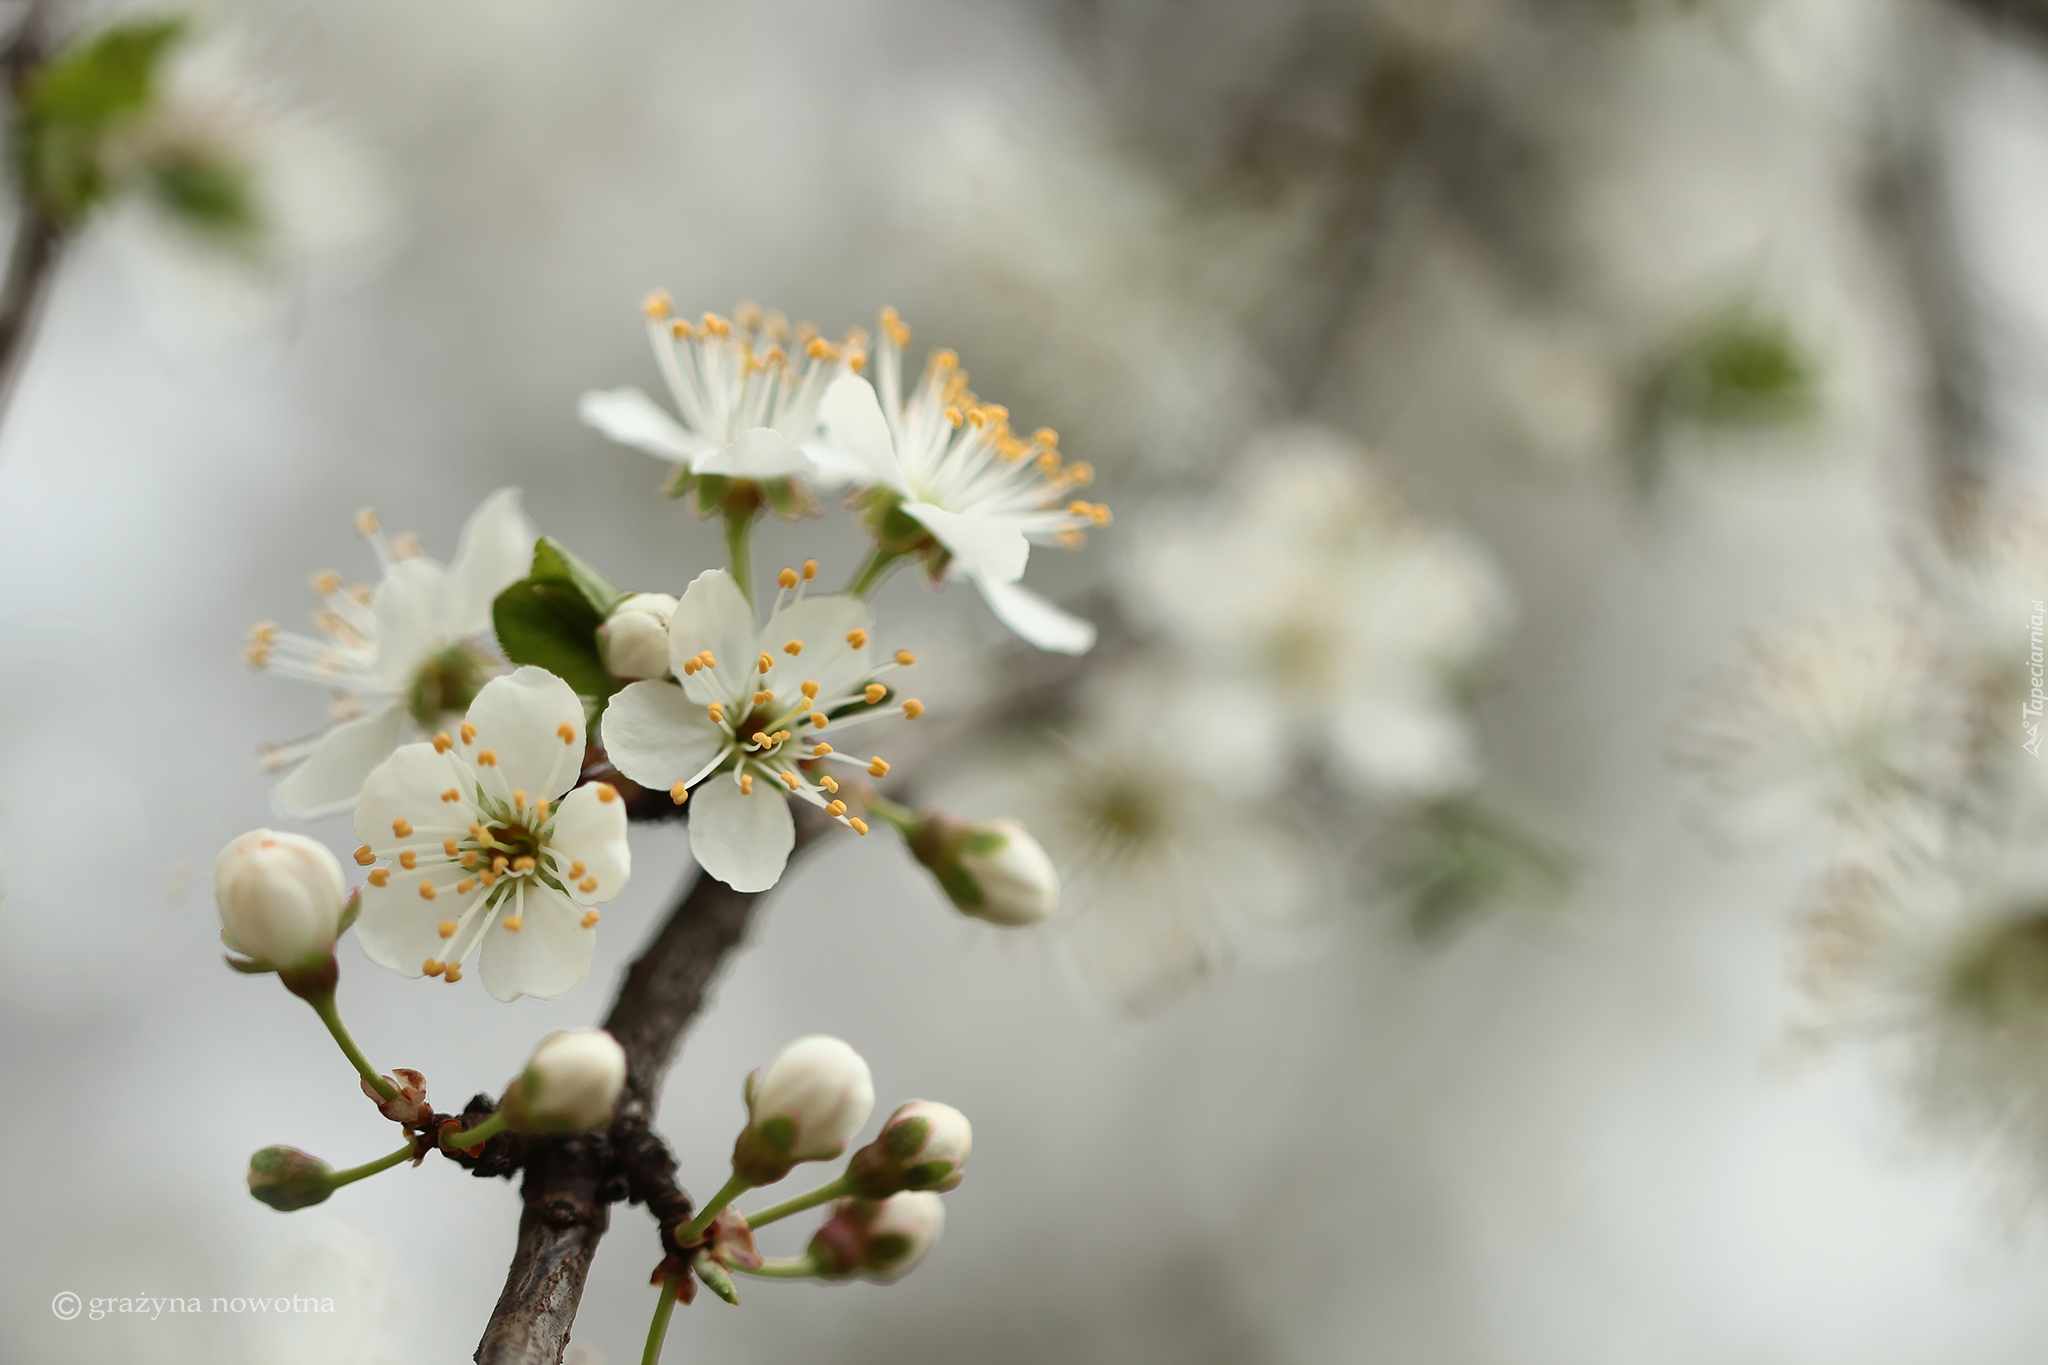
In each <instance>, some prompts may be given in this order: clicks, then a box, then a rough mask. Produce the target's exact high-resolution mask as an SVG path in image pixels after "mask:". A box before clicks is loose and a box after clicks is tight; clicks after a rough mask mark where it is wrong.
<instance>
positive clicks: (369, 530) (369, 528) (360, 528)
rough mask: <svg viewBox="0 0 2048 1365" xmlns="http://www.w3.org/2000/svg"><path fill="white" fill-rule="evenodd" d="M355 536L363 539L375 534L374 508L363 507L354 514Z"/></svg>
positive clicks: (375, 513)
mask: <svg viewBox="0 0 2048 1365" xmlns="http://www.w3.org/2000/svg"><path fill="white" fill-rule="evenodd" d="M356 534H357V535H359V536H363V537H369V536H374V535H376V534H377V512H376V509H375V508H371V507H365V508H363V509H362V510H361V511H359V512H357V513H356Z"/></svg>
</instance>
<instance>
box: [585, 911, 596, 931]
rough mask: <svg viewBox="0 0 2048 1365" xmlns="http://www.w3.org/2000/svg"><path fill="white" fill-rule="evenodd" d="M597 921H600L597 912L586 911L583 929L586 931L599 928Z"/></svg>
mask: <svg viewBox="0 0 2048 1365" xmlns="http://www.w3.org/2000/svg"><path fill="white" fill-rule="evenodd" d="M597 920H598V914H597V911H595V910H585V911H584V912H583V927H584V928H586V929H595V928H596V927H597Z"/></svg>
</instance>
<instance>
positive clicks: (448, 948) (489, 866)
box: [356, 668, 632, 1000]
mask: <svg viewBox="0 0 2048 1365" xmlns="http://www.w3.org/2000/svg"><path fill="white" fill-rule="evenodd" d="M583 744H584V732H583V703H582V702H581V701H579V700H578V699H577V696H576V694H575V693H574V692H573V691H571V690H570V688H569V685H568V684H567V683H565V682H563V681H562V680H561V679H560V678H557V677H556V676H555V675H554V674H552V673H549V672H547V671H545V670H543V669H539V668H521V669H518V670H517V671H515V672H513V673H511V674H509V675H507V676H505V677H502V678H493V679H492V680H491V681H490V682H488V683H485V684H484V686H483V689H482V690H481V691H480V692H478V693H477V696H476V700H475V701H474V702H472V703H470V707H469V714H468V716H467V717H466V718H465V719H464V720H463V721H462V723H461V724H460V725H459V726H458V727H457V729H456V730H455V732H454V733H452V734H451V733H449V732H448V731H442V732H441V733H439V734H437V735H435V736H434V738H433V740H432V741H431V742H430V743H423V744H408V745H405V746H403V747H402V748H400V749H399V750H398V751H397V752H396V753H394V754H392V755H391V757H390V758H388V759H386V760H385V761H384V762H383V763H382V764H380V765H379V766H378V768H377V769H376V771H374V772H372V773H371V774H370V776H369V779H368V780H367V781H366V782H364V784H363V793H362V799H361V800H360V801H359V802H358V803H357V805H356V835H357V837H358V838H360V839H362V840H363V847H361V848H359V849H357V850H356V861H357V862H358V863H361V864H364V865H365V866H367V865H369V864H370V863H373V862H382V863H383V864H384V865H383V866H380V867H377V868H375V869H374V870H372V871H371V873H370V874H369V884H368V885H367V886H365V887H364V888H363V903H362V914H361V917H360V918H359V920H358V922H357V925H356V937H357V938H358V939H360V940H361V942H362V945H363V951H364V952H365V953H367V954H368V955H369V957H370V960H371V961H373V962H375V963H377V964H378V965H380V966H383V967H387V968H389V969H390V970H392V971H394V972H397V973H399V974H400V975H402V976H412V977H418V976H440V977H443V978H444V979H446V980H448V981H457V980H460V979H461V977H462V966H463V964H464V963H466V962H468V961H469V959H470V958H471V957H472V956H474V955H476V954H478V953H481V955H482V962H481V969H482V973H483V982H484V987H485V989H487V990H489V991H490V993H491V994H492V995H494V996H496V997H497V998H498V999H500V1000H516V999H517V998H519V997H520V996H522V995H531V996H534V997H536V998H538V999H542V1000H546V999H550V998H552V997H554V996H557V995H560V994H561V993H562V992H564V991H566V990H568V989H569V988H570V987H572V986H574V985H576V984H577V983H578V982H580V981H581V980H583V978H584V977H585V976H586V975H587V974H588V973H589V971H590V955H591V950H592V945H593V943H594V942H595V940H596V935H595V933H594V932H593V930H594V929H595V928H596V925H597V921H598V912H597V911H596V910H593V909H589V908H588V907H590V906H593V905H600V904H602V903H604V902H605V901H608V900H610V899H611V898H612V897H614V896H616V895H618V894H619V892H620V891H622V890H624V889H625V885H626V878H627V875H628V873H629V872H630V871H631V868H632V861H631V854H630V851H629V849H628V848H627V844H626V806H625V802H624V801H622V800H621V799H620V798H619V794H618V792H617V791H616V790H615V789H614V788H612V787H611V786H609V785H608V784H606V783H603V782H593V783H590V784H588V785H585V786H581V787H576V789H575V790H574V791H570V788H571V787H575V784H576V780H577V777H578V775H579V774H580V773H581V771H582V767H583ZM564 792H567V793H568V795H567V796H566V797H564V796H563V793H564Z"/></svg>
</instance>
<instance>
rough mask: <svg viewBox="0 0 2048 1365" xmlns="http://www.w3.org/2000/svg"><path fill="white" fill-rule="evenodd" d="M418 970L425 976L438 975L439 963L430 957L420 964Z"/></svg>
mask: <svg viewBox="0 0 2048 1365" xmlns="http://www.w3.org/2000/svg"><path fill="white" fill-rule="evenodd" d="M420 972H421V974H422V975H425V976H439V975H440V974H441V964H440V962H438V961H437V960H435V959H434V958H431V957H430V958H428V959H427V960H426V961H425V962H422V963H421V964H420Z"/></svg>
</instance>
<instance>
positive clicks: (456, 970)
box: [441, 962, 462, 986]
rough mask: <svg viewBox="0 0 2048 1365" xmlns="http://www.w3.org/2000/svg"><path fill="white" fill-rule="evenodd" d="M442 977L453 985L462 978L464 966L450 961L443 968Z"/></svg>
mask: <svg viewBox="0 0 2048 1365" xmlns="http://www.w3.org/2000/svg"><path fill="white" fill-rule="evenodd" d="M441 979H442V980H443V981H445V982H447V983H448V984H449V985H451V986H452V985H454V984H455V983H456V982H458V981H460V980H462V968H461V967H460V966H458V965H457V964H456V963H453V962H451V963H449V964H448V965H447V967H446V968H444V969H443V970H442V972H441Z"/></svg>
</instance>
